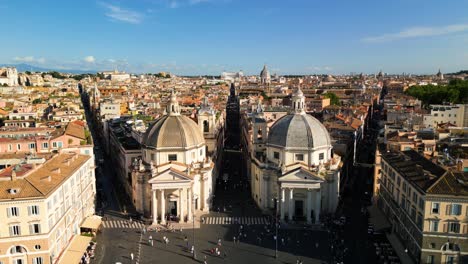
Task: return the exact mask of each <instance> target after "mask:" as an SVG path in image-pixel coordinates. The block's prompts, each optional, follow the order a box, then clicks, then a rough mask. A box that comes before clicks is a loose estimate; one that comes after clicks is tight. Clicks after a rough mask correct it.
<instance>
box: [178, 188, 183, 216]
mask: <svg viewBox="0 0 468 264" xmlns="http://www.w3.org/2000/svg"><path fill="white" fill-rule="evenodd" d="M177 193H178V194H179V198H178V199H177V216H178V217H180V206H181V204H182V203H181V202H180V201H181V199H182V197H181V196H180V189H177Z"/></svg>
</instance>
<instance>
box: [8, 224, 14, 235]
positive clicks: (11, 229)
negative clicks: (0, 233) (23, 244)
mask: <svg viewBox="0 0 468 264" xmlns="http://www.w3.org/2000/svg"><path fill="white" fill-rule="evenodd" d="M8 229H10V236H13V226H9V227H8Z"/></svg>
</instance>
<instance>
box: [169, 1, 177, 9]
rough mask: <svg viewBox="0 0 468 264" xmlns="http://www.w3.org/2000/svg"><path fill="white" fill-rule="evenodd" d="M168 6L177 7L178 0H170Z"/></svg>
mask: <svg viewBox="0 0 468 264" xmlns="http://www.w3.org/2000/svg"><path fill="white" fill-rule="evenodd" d="M169 7H170V8H178V7H179V2H177V1H171V2H170V3H169Z"/></svg>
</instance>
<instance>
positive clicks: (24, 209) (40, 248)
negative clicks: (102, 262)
mask: <svg viewBox="0 0 468 264" xmlns="http://www.w3.org/2000/svg"><path fill="white" fill-rule="evenodd" d="M95 194H96V187H95V176H94V160H93V159H92V158H91V156H90V155H82V154H76V153H73V152H70V153H59V154H56V155H55V156H53V157H52V158H51V159H50V160H47V161H46V162H45V163H43V164H20V165H16V166H14V167H8V168H6V169H4V170H1V171H0V219H1V220H0V222H1V223H2V224H1V225H0V263H3V264H27V263H33V264H46V263H51V262H55V261H56V260H57V259H58V257H59V256H60V255H61V254H62V253H63V251H64V249H65V248H66V247H67V246H68V244H69V242H70V241H71V240H72V238H73V237H74V236H75V235H77V234H79V233H80V228H79V226H80V224H81V223H82V222H83V220H84V219H85V218H86V217H88V216H90V215H92V214H93V213H94V197H95Z"/></svg>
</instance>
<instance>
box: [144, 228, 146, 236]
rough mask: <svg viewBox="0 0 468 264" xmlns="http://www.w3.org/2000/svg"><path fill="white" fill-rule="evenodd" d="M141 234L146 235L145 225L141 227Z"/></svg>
mask: <svg viewBox="0 0 468 264" xmlns="http://www.w3.org/2000/svg"><path fill="white" fill-rule="evenodd" d="M143 235H146V227H143Z"/></svg>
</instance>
